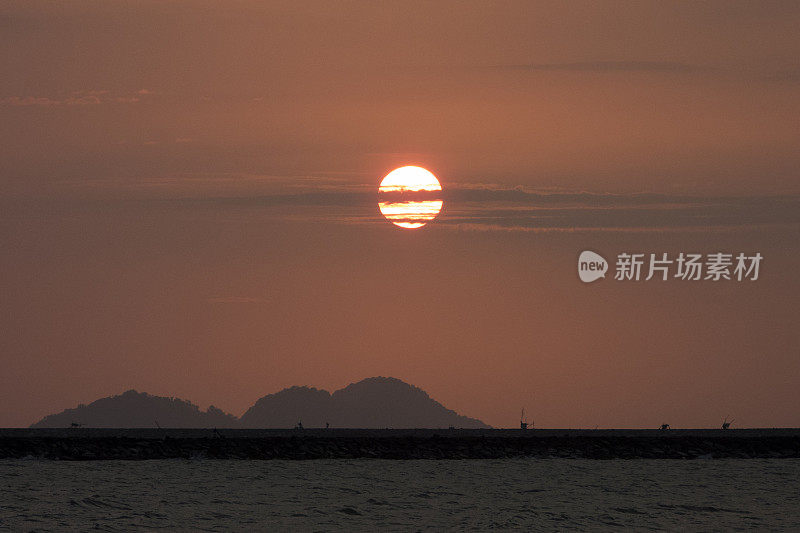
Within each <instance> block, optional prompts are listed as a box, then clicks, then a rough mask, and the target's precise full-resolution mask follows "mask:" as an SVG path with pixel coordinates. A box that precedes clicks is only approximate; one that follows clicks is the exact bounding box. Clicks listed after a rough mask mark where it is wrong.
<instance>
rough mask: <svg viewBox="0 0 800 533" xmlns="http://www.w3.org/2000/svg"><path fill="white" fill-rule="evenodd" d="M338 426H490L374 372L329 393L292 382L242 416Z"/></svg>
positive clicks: (247, 421)
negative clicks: (373, 375)
mask: <svg viewBox="0 0 800 533" xmlns="http://www.w3.org/2000/svg"><path fill="white" fill-rule="evenodd" d="M298 421H302V423H303V426H304V427H325V424H326V423H329V424H330V425H331V426H332V427H340V428H398V429H399V428H446V427H449V426H453V427H458V428H488V427H489V426H487V425H486V424H484V423H483V422H481V421H480V420H477V419H475V418H469V417H466V416H462V415H459V414H458V413H456V412H455V411H452V410H450V409H447V408H446V407H445V406H443V405H442V404H440V403H439V402H437V401H436V400H434V399H432V398H431V397H430V396H428V393H426V392H425V391H424V390H422V389H420V388H418V387H415V386H413V385H409V384H408V383H405V382H404V381H401V380H399V379H396V378H385V377H374V378H367V379H364V380H362V381H359V382H358V383H352V384H350V385H348V386H347V387H345V388H343V389H340V390H337V391H335V392H334V393H333V394H330V393H329V392H327V391H324V390H319V389H314V388H309V387H292V388H289V389H284V390H282V391H281V392H278V393H276V394H270V395H268V396H264V397H263V398H261V399H259V400H258V401H257V402H256V403H255V405H253V407H251V408H250V409H248V410H247V412H245V413H244V415H242V418H241V423H242V426H243V427H252V428H256V427H261V428H280V427H284V428H285V427H290V426H293V425H294V424H296V423H297V422H298Z"/></svg>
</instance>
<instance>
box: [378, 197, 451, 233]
mask: <svg viewBox="0 0 800 533" xmlns="http://www.w3.org/2000/svg"><path fill="white" fill-rule="evenodd" d="M378 207H380V209H381V213H383V216H385V217H386V219H387V220H389V221H390V222H392V223H393V224H396V225H398V226H400V227H401V228H419V227H422V226H424V225H425V224H426V223H428V222H429V221H431V220H433V219H434V218H436V215H438V214H439V211H441V210H442V200H423V201H407V202H380V203H378Z"/></svg>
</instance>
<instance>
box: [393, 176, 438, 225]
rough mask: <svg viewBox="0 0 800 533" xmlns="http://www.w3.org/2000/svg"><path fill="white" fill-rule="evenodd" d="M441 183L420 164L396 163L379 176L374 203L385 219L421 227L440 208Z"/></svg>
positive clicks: (394, 222) (436, 213)
mask: <svg viewBox="0 0 800 533" xmlns="http://www.w3.org/2000/svg"><path fill="white" fill-rule="evenodd" d="M441 191H442V186H441V184H439V180H437V179H436V176H434V175H433V174H432V173H431V172H430V171H428V170H425V169H424V168H422V167H415V166H407V167H400V168H397V169H395V170H393V171H391V172H390V173H389V174H387V175H386V177H385V178H383V181H381V184H380V187H379V188H378V194H379V198H380V200H379V202H378V207H379V208H380V210H381V213H382V214H383V216H384V217H386V220H388V221H389V222H391V223H392V224H395V225H397V226H400V227H401V228H407V229H415V228H421V227H422V226H424V225H425V224H427V223H428V222H430V221H431V220H433V219H434V218H436V215H438V214H439V211H441V210H442V204H443V202H442V199H441V194H440V193H441Z"/></svg>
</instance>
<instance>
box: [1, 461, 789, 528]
mask: <svg viewBox="0 0 800 533" xmlns="http://www.w3.org/2000/svg"><path fill="white" fill-rule="evenodd" d="M798 495H800V460H794V459H784V460H775V459H765V460H756V459H745V460H739V459H731V460H723V459H719V460H707V461H703V460H698V461H674V460H653V461H650V460H613V461H592V460H579V459H574V460H572V459H549V460H525V459H513V460H511V459H509V460H496V461H490V460H464V461H382V460H332V461H297V462H293V461H214V460H198V461H185V460H174V461H141V462H134V461H100V462H58V461H39V460H32V461H23V460H18V461H0V529H5V530H13V531H20V530H61V531H63V530H74V529H90V528H99V529H101V530H140V529H157V528H178V529H188V530H204V531H223V530H224V531H228V530H253V529H283V530H286V529H298V530H330V529H348V530H354V529H355V530H374V529H383V530H386V529H397V530H405V529H419V528H425V527H434V528H454V529H465V528H468V529H488V528H502V529H514V528H516V529H526V528H531V527H535V528H544V529H550V530H552V529H577V530H592V531H595V530H598V529H614V528H638V529H669V530H676V529H688V530H698V529H700V530H736V529H739V530H745V529H760V530H764V529H769V530H798V529H800V496H798Z"/></svg>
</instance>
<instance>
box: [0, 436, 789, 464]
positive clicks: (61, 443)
mask: <svg viewBox="0 0 800 533" xmlns="http://www.w3.org/2000/svg"><path fill="white" fill-rule="evenodd" d="M511 457H530V458H551V457H556V458H558V457H561V458H584V459H637V458H641V459H698V458H701V459H706V458H707V459H711V458H800V430H798V429H746V430H666V431H659V430H527V431H522V430H502V429H501V430H458V429H454V430H447V429H445V430H432V429H424V430H423V429H420V430H391V429H380V430H368V429H360V430H359V429H329V430H326V429H307V430H241V429H230V430H226V429H220V430H211V429H192V430H185V429H166V430H163V429H90V428H75V429H37V430H33V429H4V430H0V459H11V458H15V459H21V458H40V459H58V460H84V461H85V460H110V459H125V460H141V459H192V458H208V459H298V460H301V459H359V458H377V459H501V458H511Z"/></svg>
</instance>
